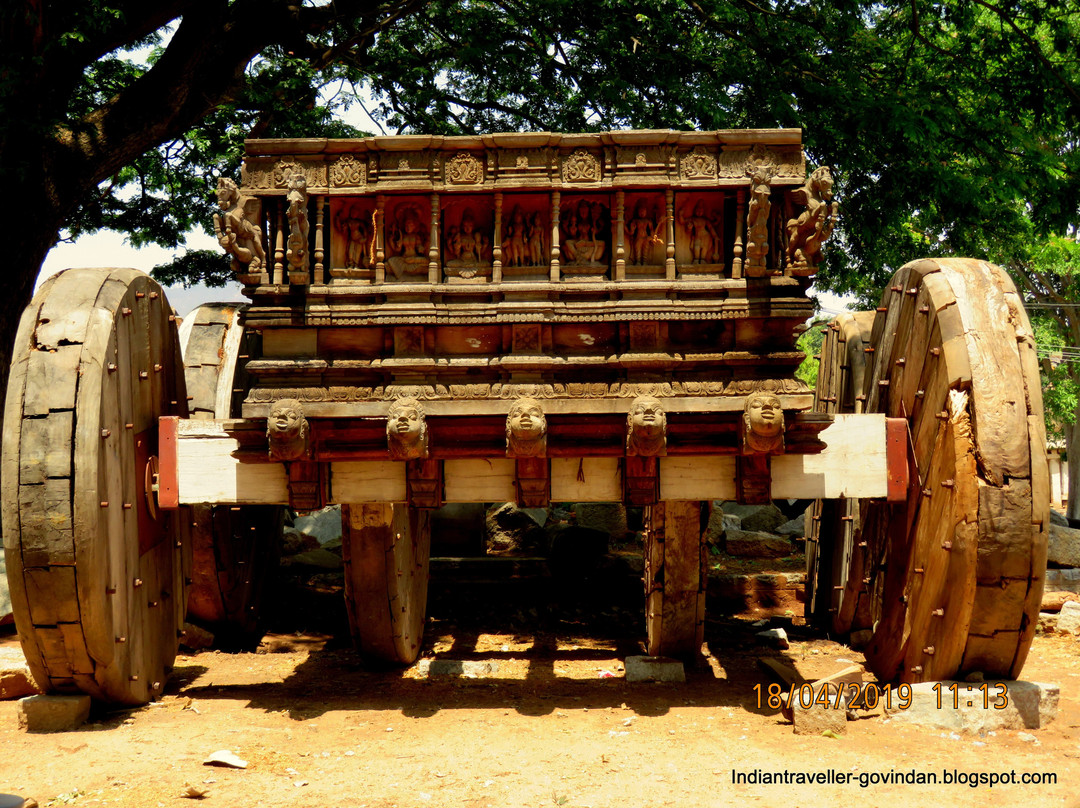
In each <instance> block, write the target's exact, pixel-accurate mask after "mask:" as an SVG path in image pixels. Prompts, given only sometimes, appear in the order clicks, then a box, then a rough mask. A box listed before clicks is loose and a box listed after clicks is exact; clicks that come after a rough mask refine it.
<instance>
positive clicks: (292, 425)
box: [266, 400, 305, 440]
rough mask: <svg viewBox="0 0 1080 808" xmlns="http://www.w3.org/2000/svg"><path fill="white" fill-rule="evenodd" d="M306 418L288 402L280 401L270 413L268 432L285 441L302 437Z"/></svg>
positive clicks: (267, 424) (267, 425)
mask: <svg viewBox="0 0 1080 808" xmlns="http://www.w3.org/2000/svg"><path fill="white" fill-rule="evenodd" d="M304 426H305V421H304V416H303V415H302V414H301V413H300V412H298V411H297V410H296V409H295V408H294V407H292V406H291V405H290V404H289V402H288V401H287V400H285V401H278V402H276V403H275V404H274V409H273V410H271V412H270V418H269V420H268V421H267V422H266V429H267V432H270V433H273V434H274V436H275V437H280V438H283V439H285V440H291V439H293V438H297V437H300V436H301V435H302V434H303V432H304Z"/></svg>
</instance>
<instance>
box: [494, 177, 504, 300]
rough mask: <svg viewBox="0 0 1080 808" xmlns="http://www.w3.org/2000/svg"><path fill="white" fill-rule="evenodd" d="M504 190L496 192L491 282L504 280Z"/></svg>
mask: <svg viewBox="0 0 1080 808" xmlns="http://www.w3.org/2000/svg"><path fill="white" fill-rule="evenodd" d="M502 206H503V195H502V191H496V192H495V230H494V232H493V233H492V237H491V282H492V283H500V282H501V281H502Z"/></svg>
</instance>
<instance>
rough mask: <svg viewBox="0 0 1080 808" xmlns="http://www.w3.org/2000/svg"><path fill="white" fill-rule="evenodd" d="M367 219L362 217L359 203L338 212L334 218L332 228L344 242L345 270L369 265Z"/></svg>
mask: <svg viewBox="0 0 1080 808" xmlns="http://www.w3.org/2000/svg"><path fill="white" fill-rule="evenodd" d="M368 221H369V219H368V218H367V217H365V216H364V213H363V211H362V210H361V208H360V203H359V202H353V203H352V204H351V205H349V208H348V210H345V209H344V208H343V209H342V210H340V211H338V214H337V216H335V217H334V228H335V229H336V230H337V231H338V232H339V233H341V235H342V237H343V238H344V240H345V268H346V269H361V268H363V267H366V266H367V265H368V263H369V258H368V243H369V240H370V236H369V230H368Z"/></svg>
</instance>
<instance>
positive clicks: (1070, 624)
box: [1039, 509, 1080, 636]
mask: <svg viewBox="0 0 1080 808" xmlns="http://www.w3.org/2000/svg"><path fill="white" fill-rule="evenodd" d="M1049 534H1050V535H1049V537H1048V540H1047V547H1046V586H1045V591H1044V593H1043V602H1042V610H1041V611H1042V614H1041V615H1040V620H1039V625H1040V626H1041V627H1043V628H1045V629H1046V630H1050V631H1055V630H1056V631H1061V632H1064V633H1066V634H1073V635H1077V636H1080V529H1077V528H1075V527H1072V526H1071V525H1070V524H1069V520H1068V519H1066V518H1065V517H1064V516H1062V515H1061V514H1060V513H1058V512H1057V511H1055V510H1053V509H1051V511H1050V531H1049Z"/></svg>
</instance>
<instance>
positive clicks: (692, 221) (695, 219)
mask: <svg viewBox="0 0 1080 808" xmlns="http://www.w3.org/2000/svg"><path fill="white" fill-rule="evenodd" d="M687 210H688V208H683V209H682V210H681V211H680V212H679V224H681V225H682V226H683V229H685V230H686V235H687V236H688V237H689V244H690V262H691V263H693V264H713V263H716V261H718V260H719V253H720V250H719V247H720V236H719V235H718V234H717V232H716V226H715V225H713V223H712V222H711V221H710V220H709V218H708V217H707V216H706V215H705V203H704V202H702V201H701V200H700V199H699V200H698V201H697V203H696V204H695V205H694V209H693V212H692V213H691V214H690V215H689V216H688V215H687Z"/></svg>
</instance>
